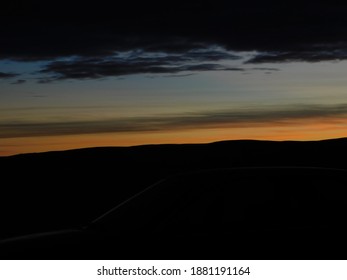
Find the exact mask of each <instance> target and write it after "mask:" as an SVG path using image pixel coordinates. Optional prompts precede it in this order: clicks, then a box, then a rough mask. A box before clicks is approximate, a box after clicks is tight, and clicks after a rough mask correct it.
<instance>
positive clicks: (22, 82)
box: [11, 80, 26, 85]
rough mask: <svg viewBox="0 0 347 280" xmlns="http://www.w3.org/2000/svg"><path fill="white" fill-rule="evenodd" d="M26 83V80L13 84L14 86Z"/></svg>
mask: <svg viewBox="0 0 347 280" xmlns="http://www.w3.org/2000/svg"><path fill="white" fill-rule="evenodd" d="M24 83H26V80H17V81H15V82H13V83H11V84H12V85H21V84H24Z"/></svg>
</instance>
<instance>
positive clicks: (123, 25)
mask: <svg viewBox="0 0 347 280" xmlns="http://www.w3.org/2000/svg"><path fill="white" fill-rule="evenodd" d="M77 2H79V1H77ZM9 5H11V4H9ZM23 5H24V7H26V8H25V9H24V8H23V9H22V10H21V11H22V12H20V11H18V9H16V8H14V7H13V9H10V8H7V9H4V10H5V11H7V12H3V14H2V16H1V17H0V26H1V28H0V36H1V38H2V41H3V42H4V43H3V44H1V46H0V59H13V60H20V61H41V60H47V61H51V60H60V59H61V58H63V57H70V56H80V57H83V58H84V59H86V58H90V57H95V56H102V57H107V56H111V55H113V54H114V53H115V52H122V51H130V50H135V49H141V50H144V51H145V52H165V53H176V54H184V53H187V52H189V51H192V50H196V49H203V48H205V47H206V46H210V45H217V46H221V47H224V48H226V49H228V50H233V51H257V52H259V53H261V54H264V55H266V54H267V53H272V54H275V56H276V59H275V58H274V57H273V56H272V59H273V60H272V61H275V62H279V61H283V59H284V61H288V60H289V61H297V60H299V61H309V62H311V61H319V59H323V60H326V59H345V58H346V55H345V54H344V52H345V51H346V49H347V48H346V45H347V37H346V32H345V30H346V28H347V19H346V16H345V11H346V9H347V3H344V2H340V3H333V2H332V1H330V2H328V3H327V2H324V1H313V0H307V1H299V0H291V1H289V0H284V1H281V2H278V1H275V0H265V1H256V0H249V1H237V2H235V1H226V0H216V1H213V2H212V3H211V2H208V3H196V1H181V0H177V1H169V2H168V3H167V4H165V5H163V4H162V3H159V2H158V1H153V0H152V1H144V2H143V3H142V1H138V2H136V3H134V2H133V1H118V2H117V7H115V8H113V7H112V8H111V7H110V6H109V4H108V3H102V2H98V3H93V5H88V4H87V3H83V5H81V4H80V3H79V4H73V3H71V1H70V2H69V3H68V5H64V4H63V3H59V5H58V3H57V4H56V5H55V6H54V9H51V8H50V7H49V6H46V8H45V7H41V5H36V6H35V5H33V4H30V5H29V4H28V5H25V4H23ZM67 7H68V8H67ZM8 11H16V12H13V13H10V12H8ZM62 15H64V17H62ZM91 19H92V20H91ZM91 22H92V23H91ZM23 46H25V47H23ZM341 46H342V47H341ZM327 48H328V49H329V51H330V52H331V53H330V54H328V55H323V53H322V52H324V51H326V50H327ZM312 49H314V53H315V54H314V53H311V54H310V51H312ZM217 56H218V55H217ZM210 57H212V58H213V57H214V59H215V58H216V56H215V55H214V54H210ZM207 59H208V57H206V60H207ZM254 61H255V62H257V63H260V62H261V61H267V57H265V56H263V57H258V58H257V59H256V60H254Z"/></svg>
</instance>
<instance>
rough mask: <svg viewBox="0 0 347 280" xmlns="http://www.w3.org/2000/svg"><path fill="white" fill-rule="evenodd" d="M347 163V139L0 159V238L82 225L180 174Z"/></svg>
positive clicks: (81, 151) (150, 147) (230, 143)
mask: <svg viewBox="0 0 347 280" xmlns="http://www.w3.org/2000/svg"><path fill="white" fill-rule="evenodd" d="M346 158H347V138H342V139H332V140H323V141H307V142H298V141H284V142H275V141H254V140H237V141H222V142H215V143H210V144H177V145H176V144H175V145H144V146H135V147H102V148H86V149H78V150H69V151H60V152H45V153H37V154H22V155H15V156H9V157H0V168H1V171H2V172H1V173H2V182H3V183H2V187H1V197H2V203H1V206H0V210H1V211H0V218H1V232H0V238H8V237H13V236H19V235H23V234H30V233H36V232H42V231H49V230H58V229H64V228H70V227H76V226H79V225H83V224H85V223H87V222H89V221H91V220H93V219H95V218H97V217H98V216H100V215H101V214H103V213H104V212H106V211H107V210H109V209H110V208H112V207H114V206H115V205H117V204H119V203H120V202H122V201H124V200H125V199H127V198H129V197H131V196H132V195H134V194H136V193H138V192H139V191H141V190H143V189H145V188H146V187H147V186H149V185H150V184H153V183H155V182H157V181H158V180H160V179H163V178H166V177H168V176H172V175H174V174H179V173H182V172H190V171H198V170H209V169H222V168H233V167H254V166H256V167H267V166H272V167H280V166H296V167H324V168H339V169H347V161H346ZM298 184H300V182H298ZM296 187H297V186H296ZM257 207H258V206H257ZM264 211H265V210H264ZM251 222H252V221H251ZM253 222H256V221H253Z"/></svg>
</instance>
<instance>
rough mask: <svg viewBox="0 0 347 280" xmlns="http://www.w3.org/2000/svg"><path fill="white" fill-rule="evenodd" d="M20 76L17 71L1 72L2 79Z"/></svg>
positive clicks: (0, 77)
mask: <svg viewBox="0 0 347 280" xmlns="http://www.w3.org/2000/svg"><path fill="white" fill-rule="evenodd" d="M16 76H18V74H16V73H5V72H0V79H9V78H14V77H16Z"/></svg>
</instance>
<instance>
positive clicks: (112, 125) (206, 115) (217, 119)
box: [0, 104, 347, 138]
mask: <svg viewBox="0 0 347 280" xmlns="http://www.w3.org/2000/svg"><path fill="white" fill-rule="evenodd" d="M344 118H347V104H338V105H304V104H302V105H297V104H294V105H292V106H284V107H281V106H279V107H276V109H273V108H270V107H268V108H253V107H252V108H248V109H239V110H216V111H199V112H191V113H182V114H178V115H156V116H144V117H141V118H140V117H133V118H131V117H129V118H116V119H101V120H91V121H59V122H26V121H22V122H19V121H16V122H0V138H11V137H30V136H56V135H73V134H97V133H123V132H151V131H168V130H182V129H199V128H216V127H225V128H232V127H251V126H257V127H259V126H264V127H266V126H274V125H277V126H281V125H294V124H297V123H298V122H301V121H304V120H309V119H311V120H315V119H316V120H317V122H320V121H322V120H325V121H334V122H336V121H337V120H338V119H340V120H341V123H344V122H342V120H343V119H344Z"/></svg>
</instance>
